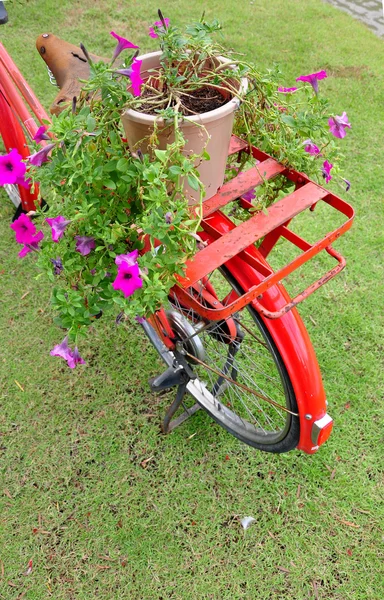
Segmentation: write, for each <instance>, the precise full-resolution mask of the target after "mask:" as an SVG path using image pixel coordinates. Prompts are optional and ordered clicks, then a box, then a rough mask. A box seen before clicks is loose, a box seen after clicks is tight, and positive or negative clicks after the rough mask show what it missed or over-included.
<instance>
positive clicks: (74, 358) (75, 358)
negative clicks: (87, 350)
mask: <svg viewBox="0 0 384 600" xmlns="http://www.w3.org/2000/svg"><path fill="white" fill-rule="evenodd" d="M66 360H67V363H68V367H69V368H70V369H74V368H75V367H76V365H85V360H84V359H83V358H81V356H80V354H79V350H78V348H77V346H75V348H74V350H73V352H71V357H70V358H69V359H66Z"/></svg>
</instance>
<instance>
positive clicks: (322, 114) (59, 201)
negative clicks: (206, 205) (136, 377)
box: [31, 17, 337, 338]
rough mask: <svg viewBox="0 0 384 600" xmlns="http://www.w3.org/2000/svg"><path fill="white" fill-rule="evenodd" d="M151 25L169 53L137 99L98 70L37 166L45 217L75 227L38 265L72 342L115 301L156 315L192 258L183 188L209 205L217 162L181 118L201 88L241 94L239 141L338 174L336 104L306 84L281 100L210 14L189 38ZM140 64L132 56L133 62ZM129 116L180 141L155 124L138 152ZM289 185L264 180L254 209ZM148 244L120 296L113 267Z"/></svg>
mask: <svg viewBox="0 0 384 600" xmlns="http://www.w3.org/2000/svg"><path fill="white" fill-rule="evenodd" d="M161 18H162V17H161ZM155 29H156V32H157V34H158V38H159V42H160V47H161V49H162V56H161V59H160V68H159V69H158V70H155V71H154V72H153V73H151V77H150V79H149V80H148V81H146V82H144V84H143V85H142V89H141V96H140V97H135V96H132V95H131V93H130V92H129V91H127V81H128V80H127V78H126V77H124V76H121V75H120V74H119V73H117V71H116V68H115V67H114V66H113V64H106V63H105V62H99V63H92V64H90V72H91V74H90V78H89V80H88V81H87V82H85V84H84V87H83V91H82V95H81V98H80V100H79V101H78V105H77V106H72V107H71V108H67V109H65V110H64V111H63V112H62V113H61V114H60V115H59V116H58V117H54V119H53V124H52V127H51V131H52V133H53V134H54V137H55V140H56V146H55V149H54V150H53V151H52V153H51V156H50V160H49V161H48V162H46V163H44V164H43V165H42V166H41V167H39V168H37V169H35V170H34V171H33V170H31V174H32V175H33V176H34V178H35V179H36V181H39V183H40V189H41V194H42V197H43V198H45V199H46V200H47V204H48V206H49V208H48V209H46V208H44V209H43V211H42V212H43V214H42V215H41V216H43V217H56V216H58V215H63V216H64V217H65V219H67V220H69V221H70V224H69V225H68V227H67V228H66V231H65V234H64V235H63V236H62V237H61V239H60V240H59V242H58V243H56V242H53V241H51V239H50V234H49V233H48V234H47V235H46V236H45V240H44V242H43V243H42V249H41V252H40V256H39V260H38V263H39V266H40V267H41V268H42V269H43V270H45V272H46V273H47V275H48V278H49V280H50V281H51V282H54V283H55V285H56V286H57V288H58V290H61V292H60V291H57V292H54V295H53V305H54V307H55V308H56V309H57V311H58V313H59V315H60V316H59V317H58V318H57V323H58V324H59V325H60V326H61V327H64V328H67V329H68V330H69V336H70V338H76V337H77V335H78V334H79V333H81V331H82V329H83V328H84V327H85V326H88V325H89V324H90V323H91V322H92V320H93V319H94V318H95V315H98V314H99V313H101V312H102V313H105V312H108V311H111V310H113V309H115V308H116V305H117V307H118V308H119V310H120V311H124V312H125V313H126V314H127V315H130V316H135V315H139V316H143V315H148V314H150V313H152V312H154V311H155V310H157V309H158V308H159V307H160V306H161V305H162V304H163V303H164V301H165V300H166V298H167V295H168V293H169V290H170V289H171V287H172V286H173V285H175V283H176V275H177V274H183V268H184V266H185V263H186V261H187V260H188V259H189V258H191V257H192V256H193V255H194V254H195V252H196V239H199V238H198V235H197V232H198V228H199V222H200V220H199V215H200V214H201V211H200V210H199V208H197V210H195V211H191V209H190V208H188V197H187V194H186V191H185V189H184V186H185V184H188V185H189V187H190V188H192V190H194V191H195V192H196V193H197V195H198V196H200V203H201V201H202V199H203V196H204V186H203V184H202V182H201V181H200V179H199V173H198V171H197V169H196V165H197V164H199V162H201V161H202V160H209V158H210V157H209V155H208V153H207V152H206V149H205V148H204V149H203V151H202V152H201V153H200V154H199V155H196V154H195V155H190V154H188V155H185V154H184V153H183V148H184V144H185V140H184V138H183V134H182V132H181V130H180V127H179V124H180V121H181V119H183V118H188V117H185V116H183V115H185V112H186V110H187V114H188V109H186V108H185V105H184V102H185V98H186V97H188V96H189V95H190V94H191V93H193V92H194V91H196V90H198V89H202V88H204V87H208V88H214V89H218V90H225V93H226V94H227V95H229V97H232V98H234V97H238V98H239V100H241V108H240V110H238V111H237V117H236V123H235V133H237V134H239V135H242V136H245V137H247V138H248V139H249V141H250V142H251V143H253V144H256V145H257V146H259V147H260V148H261V149H262V150H264V151H266V152H268V153H270V154H272V155H273V156H275V157H276V158H277V159H278V160H279V161H281V162H282V163H284V164H286V165H287V166H293V167H295V168H296V169H298V170H299V171H303V172H306V173H307V174H308V175H310V176H313V177H321V167H320V162H322V161H323V160H324V159H325V158H327V159H328V160H329V161H332V162H333V164H334V171H333V172H335V171H337V166H336V163H337V152H336V148H335V145H334V143H333V141H332V140H331V137H332V136H331V134H330V132H329V129H328V127H327V118H328V117H329V113H328V111H329V109H328V104H327V102H326V101H325V100H323V99H321V98H319V97H318V96H317V95H315V94H314V93H313V91H312V88H311V87H310V86H303V87H302V88H301V89H300V91H299V92H297V93H296V94H287V95H285V94H281V93H279V92H278V91H277V89H278V85H279V78H280V72H279V70H278V68H277V67H275V68H273V69H272V70H268V71H267V72H266V73H261V72H260V71H259V70H258V69H257V68H256V67H255V66H254V65H253V64H251V63H250V62H248V61H246V60H244V59H242V58H241V59H239V58H238V57H236V55H235V54H234V53H233V52H229V51H228V50H226V49H224V48H223V47H222V46H221V45H220V44H219V43H217V42H216V41H214V40H213V37H212V36H213V34H215V33H217V32H219V31H220V30H221V26H220V24H219V23H218V22H217V21H216V20H215V21H212V22H210V23H209V22H207V21H205V20H204V18H203V17H202V19H201V20H200V22H198V23H195V24H193V25H189V26H187V27H186V28H185V31H183V32H182V31H181V30H179V29H178V28H177V27H175V26H174V25H170V26H169V27H164V26H163V25H162V26H157V27H156V28H155ZM223 55H225V56H226V58H225V60H224V62H223V58H222V56H223ZM133 59H134V56H133V55H131V57H130V59H129V60H128V61H127V64H128V65H129V64H130V63H131V61H132V60H133ZM245 78H246V79H245ZM126 108H135V109H136V110H141V111H143V112H146V111H147V110H150V112H152V113H155V114H157V115H158V117H159V119H163V121H164V122H165V123H167V124H169V126H171V127H173V130H174V133H175V135H174V141H173V142H172V143H169V144H168V145H167V147H166V149H165V150H164V149H160V148H159V147H158V138H157V135H158V120H156V121H155V128H154V131H153V133H152V135H151V136H150V138H149V139H147V140H146V144H147V146H148V148H149V152H148V153H147V154H144V155H143V154H142V153H141V152H140V150H138V151H137V153H135V152H132V151H130V149H129V147H128V144H127V143H126V141H125V139H124V133H123V131H122V126H121V121H120V116H121V114H122V112H123V111H124V110H125V109H126ZM189 112H190V111H189ZM308 138H312V139H314V140H315V141H316V144H317V145H318V146H319V147H320V150H321V155H318V156H311V155H310V154H309V153H308V152H305V144H304V143H303V142H304V141H305V140H306V139H308ZM320 156H321V159H320V161H319V157H320ZM285 188H286V184H285V183H284V182H280V183H279V184H277V183H276V182H272V183H267V182H266V183H265V184H264V185H263V186H261V187H260V190H259V192H258V196H257V202H255V205H254V211H257V210H265V209H266V208H267V207H268V206H269V204H271V203H272V202H273V201H274V200H276V199H277V198H279V197H280V196H281V194H282V193H283V192H284V191H286V189H285ZM240 212H241V211H238V216H239V215H240ZM167 215H169V217H168V218H167ZM240 218H241V216H240ZM77 236H87V237H91V238H93V239H94V241H95V248H94V249H93V250H92V252H90V253H89V254H87V255H86V256H83V255H81V254H80V253H79V252H78V251H77V247H76V237H77ZM145 244H146V245H145ZM144 247H145V248H146V250H147V251H146V252H145V253H142V255H140V256H139V259H138V264H139V267H140V275H141V279H142V281H143V286H142V288H140V289H137V290H136V291H135V292H134V294H132V295H130V296H129V297H124V296H123V294H122V292H121V291H120V290H118V291H116V290H114V289H113V288H112V285H111V283H112V282H113V281H114V279H115V277H116V275H117V271H118V270H117V267H116V264H115V259H116V257H117V256H120V255H123V254H127V253H130V252H132V251H133V250H136V249H137V250H139V251H142V250H143V248H144ZM58 257H60V259H61V260H62V263H63V270H62V271H61V273H60V274H58V275H53V274H52V260H55V259H57V258H58Z"/></svg>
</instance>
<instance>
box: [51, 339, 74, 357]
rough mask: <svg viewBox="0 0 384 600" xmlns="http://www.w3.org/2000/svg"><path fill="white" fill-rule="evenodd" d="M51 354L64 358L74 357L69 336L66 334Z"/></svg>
mask: <svg viewBox="0 0 384 600" xmlns="http://www.w3.org/2000/svg"><path fill="white" fill-rule="evenodd" d="M49 354H50V355H51V356H59V357H60V358H64V360H67V361H69V360H71V359H72V350H71V348H70V347H69V346H68V336H67V335H66V336H65V338H64V339H63V341H62V342H61V344H57V345H56V346H55V347H54V348H53V349H52V350H51V351H50V353H49Z"/></svg>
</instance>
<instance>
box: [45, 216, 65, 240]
mask: <svg viewBox="0 0 384 600" xmlns="http://www.w3.org/2000/svg"><path fill="white" fill-rule="evenodd" d="M45 220H46V221H47V223H48V225H50V226H51V228H52V240H53V241H54V242H58V241H59V239H60V238H61V236H62V235H63V233H64V231H65V228H66V227H67V226H68V225H69V223H70V222H71V221H68V220H67V219H66V218H65V217H63V216H61V215H59V216H58V217H54V218H49V219H45Z"/></svg>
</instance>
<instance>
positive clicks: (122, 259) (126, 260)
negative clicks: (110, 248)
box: [115, 250, 139, 267]
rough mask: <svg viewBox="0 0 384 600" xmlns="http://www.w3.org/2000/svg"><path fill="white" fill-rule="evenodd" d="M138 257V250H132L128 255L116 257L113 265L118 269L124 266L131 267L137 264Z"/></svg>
mask: <svg viewBox="0 0 384 600" xmlns="http://www.w3.org/2000/svg"><path fill="white" fill-rule="evenodd" d="M138 256H139V251H138V250H132V252H130V253H129V254H119V256H116V258H115V263H116V264H117V266H118V267H120V266H121V265H126V266H127V267H133V265H135V264H136V263H137V257H138Z"/></svg>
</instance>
